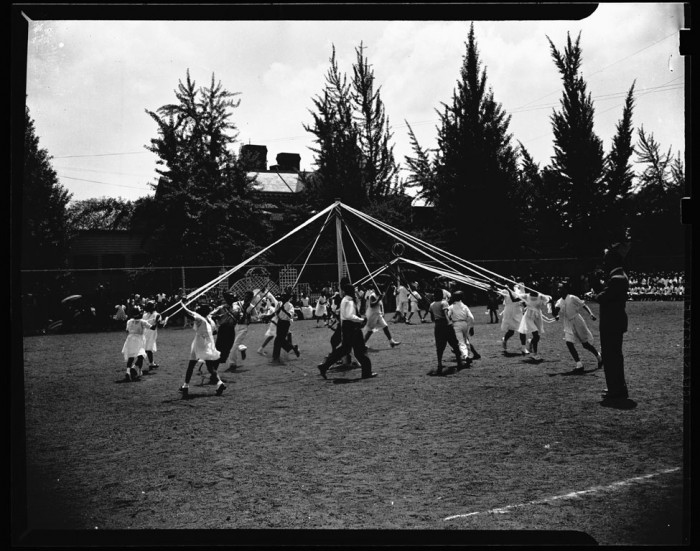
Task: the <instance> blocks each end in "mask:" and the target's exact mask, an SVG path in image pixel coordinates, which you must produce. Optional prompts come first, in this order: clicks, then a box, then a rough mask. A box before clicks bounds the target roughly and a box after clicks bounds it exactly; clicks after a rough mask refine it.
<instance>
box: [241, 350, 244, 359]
mask: <svg viewBox="0 0 700 551" xmlns="http://www.w3.org/2000/svg"><path fill="white" fill-rule="evenodd" d="M241 359H242V360H245V350H241Z"/></svg>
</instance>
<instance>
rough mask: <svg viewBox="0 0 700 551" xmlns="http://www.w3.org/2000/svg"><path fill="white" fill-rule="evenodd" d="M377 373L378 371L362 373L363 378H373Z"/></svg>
mask: <svg viewBox="0 0 700 551" xmlns="http://www.w3.org/2000/svg"><path fill="white" fill-rule="evenodd" d="M377 375H378V373H374V372H372V373H368V374H366V375H362V378H363V379H373V378H374V377H376V376H377Z"/></svg>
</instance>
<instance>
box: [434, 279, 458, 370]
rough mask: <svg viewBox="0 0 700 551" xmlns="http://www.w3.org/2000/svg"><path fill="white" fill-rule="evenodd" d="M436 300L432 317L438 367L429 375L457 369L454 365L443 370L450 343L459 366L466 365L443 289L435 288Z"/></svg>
mask: <svg viewBox="0 0 700 551" xmlns="http://www.w3.org/2000/svg"><path fill="white" fill-rule="evenodd" d="M433 297H434V299H435V300H434V301H433V302H432V303H431V304H430V309H429V310H428V311H429V313H430V317H431V318H432V319H433V322H435V330H434V333H435V351H436V352H437V361H438V365H437V369H435V370H431V371H429V372H428V375H443V374H445V373H447V374H450V373H454V371H455V369H454V368H453V367H451V368H448V369H447V370H446V371H445V372H443V369H444V366H443V364H442V356H443V354H444V352H445V347H446V346H447V345H448V344H449V345H450V346H451V347H452V351H453V352H454V355H455V357H456V358H457V368H458V369H461V368H462V367H464V362H463V361H462V355H461V354H460V352H459V343H458V342H457V335H456V334H455V332H454V329H453V328H452V321H451V320H450V317H449V308H450V305H449V303H448V302H447V300H446V299H444V298H442V297H443V293H442V289H440V288H438V289H435V292H434V294H433Z"/></svg>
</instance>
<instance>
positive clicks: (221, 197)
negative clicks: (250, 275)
mask: <svg viewBox="0 0 700 551" xmlns="http://www.w3.org/2000/svg"><path fill="white" fill-rule="evenodd" d="M237 95H238V94H237V93H235V94H234V93H231V92H229V91H227V90H225V89H224V88H223V87H222V85H221V83H220V82H219V83H217V82H216V81H215V78H214V75H212V78H211V84H210V86H209V87H201V88H198V87H197V86H196V83H195V82H194V81H193V80H192V79H191V78H190V74H189V71H187V76H186V79H185V82H184V83H183V82H182V81H180V82H179V85H178V89H177V90H176V92H175V96H176V99H177V100H178V102H177V103H173V104H168V105H164V106H163V107H161V108H159V109H158V110H157V111H156V112H154V111H148V110H146V113H148V115H149V116H150V117H151V118H152V119H153V120H154V121H155V122H156V123H157V125H158V137H157V138H153V139H152V140H151V144H150V145H149V146H146V148H147V149H148V150H149V151H152V152H154V153H155V154H156V155H158V157H159V160H158V164H160V165H161V166H162V167H163V168H160V169H158V172H159V174H160V175H161V176H160V178H159V180H158V183H157V184H156V186H157V187H156V194H155V200H154V202H153V203H151V202H144V203H142V204H140V205H138V206H137V213H136V218H138V219H145V221H146V222H145V225H144V221H143V220H140V221H139V224H140V225H141V226H140V227H142V228H143V229H147V231H148V234H149V235H150V237H151V240H150V246H149V248H150V249H151V251H152V254H153V256H154V259H155V261H156V262H158V263H187V264H191V263H199V264H202V263H203V264H232V263H235V262H237V261H239V260H240V259H241V258H242V257H244V256H247V255H249V254H251V253H252V252H253V251H254V250H255V249H257V248H258V245H257V243H260V242H265V241H266V240H267V235H268V233H269V226H268V224H267V223H266V222H265V218H264V217H263V216H262V211H261V208H260V207H259V206H258V204H257V202H256V201H255V196H254V190H253V183H254V178H250V177H248V175H247V172H246V170H245V167H244V166H243V163H241V160H240V159H239V158H238V157H237V156H236V155H235V154H234V153H233V152H232V151H231V149H230V148H231V146H232V145H233V144H234V143H235V141H236V137H237V132H236V125H235V123H234V122H233V121H232V120H231V116H232V110H233V109H235V108H237V107H238V105H239V103H240V100H237V101H236V100H234V97H235V96H237Z"/></svg>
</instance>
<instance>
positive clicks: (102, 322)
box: [22, 270, 685, 334]
mask: <svg viewBox="0 0 700 551" xmlns="http://www.w3.org/2000/svg"><path fill="white" fill-rule="evenodd" d="M627 273H628V276H629V300H631V301H680V300H683V299H684V297H685V277H684V274H683V272H678V271H667V272H638V271H634V270H629V271H628V272H627ZM510 278H511V279H513V280H515V281H523V282H524V283H525V285H526V286H527V287H529V288H531V289H535V290H537V291H540V292H542V293H545V294H549V295H552V296H554V295H555V294H556V291H557V287H558V285H559V283H561V282H562V281H564V280H565V279H566V278H562V277H559V276H552V275H550V274H541V273H529V274H527V275H526V276H525V277H523V278H518V277H517V276H512V275H511V276H510ZM592 279H595V277H594V276H591V277H589V276H587V275H586V276H581V277H580V278H578V281H576V282H573V283H575V285H574V287H575V288H578V292H579V293H580V295H581V297H582V298H583V297H588V296H589V295H590V292H588V291H587V290H589V291H590V290H591V289H592V288H593V286H594V285H592V281H591V280H592ZM383 282H384V288H381V287H382V286H381V284H380V283H379V281H377V283H378V284H380V288H381V290H382V291H386V292H385V293H384V297H383V302H384V311H385V312H394V311H395V309H396V300H395V295H394V293H395V290H396V285H395V283H394V282H393V281H391V280H390V279H388V278H385V279H384V280H383ZM436 284H442V285H443V286H444V287H445V288H446V289H448V290H456V289H457V288H461V289H462V290H463V291H464V292H465V303H466V304H469V305H471V306H477V305H482V304H486V302H487V300H486V293H485V292H484V291H481V290H479V289H476V288H473V287H468V286H464V285H460V284H457V283H455V282H450V281H439V280H438V279H435V280H422V281H418V282H413V283H411V284H410V285H411V290H412V291H415V292H417V293H419V294H420V295H421V296H423V298H425V299H428V300H430V299H431V295H430V293H431V292H432V290H433V289H434V288H435V286H436ZM368 285H371V283H370V284H368ZM337 291H338V289H337V288H336V287H334V286H333V285H332V284H324V285H316V286H314V287H312V288H311V292H309V293H299V294H295V295H294V296H293V298H292V304H293V305H294V307H295V310H296V312H297V317H298V318H299V319H308V318H309V317H312V314H311V312H312V311H313V310H314V309H315V305H316V301H317V300H318V298H319V297H320V296H321V295H322V294H323V295H325V296H326V298H327V299H330V298H331V297H332V296H333V294H334V293H336V292H337ZM222 292H223V291H222V290H221V289H219V288H216V289H214V290H212V291H209V292H208V293H207V294H206V295H203V296H202V297H200V298H198V299H197V300H196V303H197V304H202V303H205V302H208V303H210V304H211V306H217V305H219V304H221V301H222ZM361 294H362V293H360V295H361ZM181 296H183V293H182V290H180V289H178V290H177V291H175V292H171V293H162V292H159V293H153V294H150V295H145V294H139V293H133V294H130V295H128V296H127V297H125V298H123V299H121V300H115V299H114V298H113V295H112V294H110V293H108V292H106V291H105V289H104V288H102V286H98V288H97V289H96V290H95V291H93V292H91V293H88V294H86V295H84V296H76V297H74V298H70V297H66V298H65V299H63V300H61V301H60V304H59V305H58V308H54V309H53V312H52V313H51V314H48V315H47V313H46V311H45V308H44V307H42V304H41V301H38V300H37V297H35V296H33V295H32V294H24V295H22V314H23V326H24V333H25V334H36V333H45V332H47V331H107V330H123V329H124V326H125V322H126V320H127V319H128V318H130V317H132V316H133V313H134V312H135V311H143V309H144V306H145V304H146V302H147V301H153V302H154V303H155V306H156V310H157V311H158V312H161V313H163V312H165V315H166V316H167V315H168V314H173V315H172V319H171V320H170V322H169V324H170V325H178V326H180V327H181V326H183V325H186V324H187V320H186V318H185V316H184V314H183V313H182V311H179V312H178V310H179V309H178V307H177V303H179V302H180V298H181ZM241 298H242V297H238V299H241ZM69 299H70V300H69ZM264 306H265V303H264V301H263V303H262V304H261V305H260V307H261V308H263V307H264ZM52 318H53V319H52Z"/></svg>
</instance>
